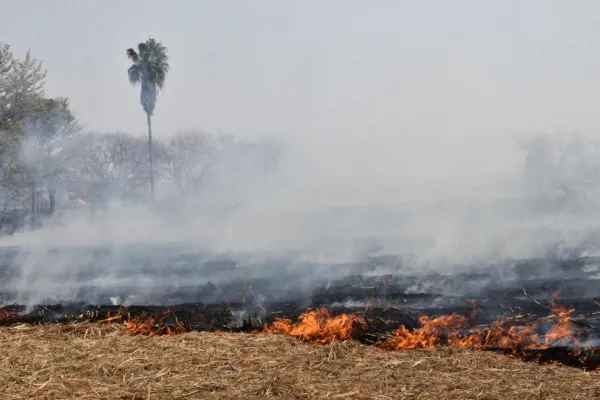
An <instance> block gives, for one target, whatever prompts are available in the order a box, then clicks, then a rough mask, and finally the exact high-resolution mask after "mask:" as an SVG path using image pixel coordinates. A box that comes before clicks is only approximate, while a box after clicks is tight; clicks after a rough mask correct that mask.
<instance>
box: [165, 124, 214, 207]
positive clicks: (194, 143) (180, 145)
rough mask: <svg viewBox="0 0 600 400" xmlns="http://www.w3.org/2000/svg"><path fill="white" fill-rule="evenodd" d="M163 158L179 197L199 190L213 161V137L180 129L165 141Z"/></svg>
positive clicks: (209, 171) (210, 169) (167, 172)
mask: <svg viewBox="0 0 600 400" xmlns="http://www.w3.org/2000/svg"><path fill="white" fill-rule="evenodd" d="M164 148H165V150H166V153H165V158H164V161H163V165H164V169H165V172H166V175H167V177H168V178H169V179H170V180H171V181H172V182H173V183H174V184H175V185H176V186H177V188H178V189H179V191H180V193H181V196H182V197H184V198H185V197H187V196H188V195H189V194H190V193H192V192H194V191H196V190H198V189H200V188H201V187H202V186H203V185H204V183H205V182H206V180H207V179H208V177H209V175H210V173H211V171H212V168H213V165H214V162H215V159H214V157H215V153H216V145H215V140H214V137H212V136H211V135H208V134H206V133H204V132H200V131H180V132H178V133H176V134H175V135H173V136H172V137H171V138H170V139H169V140H168V141H167V142H166V143H165V144H164Z"/></svg>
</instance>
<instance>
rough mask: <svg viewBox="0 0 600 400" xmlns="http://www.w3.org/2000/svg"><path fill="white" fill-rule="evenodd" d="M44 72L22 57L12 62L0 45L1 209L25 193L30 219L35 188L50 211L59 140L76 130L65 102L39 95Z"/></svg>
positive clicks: (60, 164) (60, 170) (59, 167)
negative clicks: (42, 191)
mask: <svg viewBox="0 0 600 400" xmlns="http://www.w3.org/2000/svg"><path fill="white" fill-rule="evenodd" d="M45 79H46V70H45V69H44V68H43V64H42V62H41V61H39V60H37V59H36V58H34V57H33V56H32V55H31V53H30V52H27V54H26V55H25V57H24V58H23V59H17V58H15V57H14V55H13V53H12V52H11V49H10V46H9V45H7V44H2V43H0V156H1V157H2V162H1V163H0V168H1V169H2V171H1V173H0V176H1V178H0V179H1V188H2V191H3V197H4V206H5V207H6V206H7V204H8V201H9V198H13V199H15V200H16V199H17V198H19V197H21V196H22V195H23V194H24V193H25V192H27V191H28V192H29V194H30V197H31V206H32V212H33V214H34V217H35V202H36V195H37V193H38V191H39V189H40V186H44V188H45V189H46V190H47V192H48V197H49V199H48V200H49V203H50V211H51V212H53V211H54V208H55V194H56V184H57V182H58V181H59V179H61V178H62V177H63V176H64V170H65V160H64V158H63V155H64V154H63V148H64V143H65V140H66V139H67V138H68V137H70V136H71V135H73V134H75V133H77V132H78V131H79V126H78V124H77V121H76V119H75V117H74V116H73V114H72V112H71V110H70V107H69V103H68V100H67V99H66V98H54V99H52V98H47V97H45V95H44V84H45Z"/></svg>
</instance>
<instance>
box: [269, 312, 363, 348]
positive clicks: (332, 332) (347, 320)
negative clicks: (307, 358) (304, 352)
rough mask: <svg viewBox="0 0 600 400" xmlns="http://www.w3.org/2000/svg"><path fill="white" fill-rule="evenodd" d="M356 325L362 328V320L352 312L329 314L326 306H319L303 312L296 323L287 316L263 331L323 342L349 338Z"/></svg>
mask: <svg viewBox="0 0 600 400" xmlns="http://www.w3.org/2000/svg"><path fill="white" fill-rule="evenodd" d="M357 326H359V327H363V328H364V322H362V321H361V320H360V319H359V317H358V316H356V315H353V314H340V315H336V316H331V314H330V313H329V311H328V310H327V309H326V308H321V309H320V310H318V311H315V310H309V311H307V312H305V313H304V314H302V315H301V316H300V317H299V318H298V322H297V323H293V322H292V321H291V320H290V319H287V318H280V319H277V320H275V321H274V322H273V323H272V324H271V325H267V326H266V327H265V329H264V331H265V332H267V333H277V334H286V335H290V336H294V337H298V338H300V339H302V340H305V341H315V342H318V343H323V344H324V343H330V342H332V341H334V340H348V339H351V338H352V332H353V330H354V329H355V328H356V327H357Z"/></svg>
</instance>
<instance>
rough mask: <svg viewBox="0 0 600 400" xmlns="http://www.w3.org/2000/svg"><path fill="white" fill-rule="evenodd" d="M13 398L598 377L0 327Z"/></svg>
mask: <svg viewBox="0 0 600 400" xmlns="http://www.w3.org/2000/svg"><path fill="white" fill-rule="evenodd" d="M0 340H1V341H2V342H1V343H2V357H1V359H0V393H1V394H2V396H1V398H2V399H3V400H9V399H70V398H73V399H75V398H76V399H259V398H260V399H262V398H273V399H276V398H282V399H413V398H414V399H436V400H442V399H592V398H600V373H596V372H591V373H589V372H583V371H581V370H577V369H572V368H567V367H555V366H539V365H537V364H533V363H524V362H520V361H517V360H514V359H511V358H510V357H506V356H501V355H496V354H491V353H486V352H477V351H464V350H455V349H443V350H436V351H407V352H388V351H383V350H378V349H375V348H372V347H367V346H362V345H359V344H356V343H333V344H331V345H328V346H320V345H316V344H310V343H301V342H299V341H297V340H295V339H293V338H289V337H283V336H274V335H266V334H261V335H250V334H218V333H187V334H183V335H177V336H173V337H152V338H148V337H141V336H130V335H128V334H126V333H125V332H123V330H122V328H120V327H118V326H99V325H90V324H80V325H69V326H60V325H51V326H50V325H46V326H37V327H34V326H17V327H12V328H0Z"/></svg>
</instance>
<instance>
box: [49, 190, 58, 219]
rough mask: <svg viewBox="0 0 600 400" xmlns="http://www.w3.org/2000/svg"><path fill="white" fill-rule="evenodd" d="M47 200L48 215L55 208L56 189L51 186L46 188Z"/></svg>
mask: <svg viewBox="0 0 600 400" xmlns="http://www.w3.org/2000/svg"><path fill="white" fill-rule="evenodd" d="M48 201H49V202H50V215H54V211H55V210H56V189H54V188H51V189H49V190H48Z"/></svg>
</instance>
